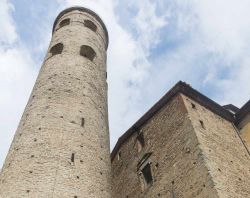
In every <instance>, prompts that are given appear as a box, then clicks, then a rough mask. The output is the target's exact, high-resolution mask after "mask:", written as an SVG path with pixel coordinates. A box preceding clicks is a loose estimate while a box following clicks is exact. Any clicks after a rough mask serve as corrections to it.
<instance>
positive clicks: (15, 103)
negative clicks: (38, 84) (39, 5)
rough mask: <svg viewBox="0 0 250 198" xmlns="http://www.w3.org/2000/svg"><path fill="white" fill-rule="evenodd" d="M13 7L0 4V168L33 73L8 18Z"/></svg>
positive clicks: (32, 80)
mask: <svg viewBox="0 0 250 198" xmlns="http://www.w3.org/2000/svg"><path fill="white" fill-rule="evenodd" d="M13 10H14V7H13V5H11V4H10V3H9V1H5V0H4V1H1V2H0V13H1V14H0V15H1V17H0V26H1V27H3V28H1V29H0V66H1V67H0V76H1V78H0V90H1V96H0V112H1V114H0V120H1V131H0V145H1V146H0V167H1V165H2V163H3V161H4V159H5V156H6V154H7V151H8V149H9V146H10V144H11V141H12V138H13V135H14V133H15V130H16V127H17V125H18V122H19V120H20V117H21V114H22V112H23V110H24V106H25V104H26V103H27V100H28V96H29V93H30V91H31V88H32V87H33V84H34V80H35V76H36V72H35V71H34V69H32V66H33V61H32V59H31V58H30V53H29V52H28V51H27V49H26V48H25V47H24V46H23V45H22V44H21V42H20V40H19V38H18V35H17V33H16V31H15V25H14V23H13V20H12V17H11V11H13Z"/></svg>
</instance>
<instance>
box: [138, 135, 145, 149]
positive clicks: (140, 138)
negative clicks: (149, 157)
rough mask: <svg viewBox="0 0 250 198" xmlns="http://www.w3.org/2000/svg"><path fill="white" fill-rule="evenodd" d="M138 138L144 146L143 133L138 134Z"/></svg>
mask: <svg viewBox="0 0 250 198" xmlns="http://www.w3.org/2000/svg"><path fill="white" fill-rule="evenodd" d="M137 140H138V141H139V142H140V144H141V145H142V147H143V146H144V144H145V141H144V135H143V133H140V134H139V135H138V136H137Z"/></svg>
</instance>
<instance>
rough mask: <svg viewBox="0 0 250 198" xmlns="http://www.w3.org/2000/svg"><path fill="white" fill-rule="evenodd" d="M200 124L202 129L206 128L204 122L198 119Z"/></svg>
mask: <svg viewBox="0 0 250 198" xmlns="http://www.w3.org/2000/svg"><path fill="white" fill-rule="evenodd" d="M200 124H201V127H202V128H203V129H206V128H205V125H204V122H203V121H202V120H200Z"/></svg>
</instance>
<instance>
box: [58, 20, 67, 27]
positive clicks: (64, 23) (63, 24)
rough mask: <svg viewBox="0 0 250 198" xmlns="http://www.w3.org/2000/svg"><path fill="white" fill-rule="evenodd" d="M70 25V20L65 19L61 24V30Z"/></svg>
mask: <svg viewBox="0 0 250 198" xmlns="http://www.w3.org/2000/svg"><path fill="white" fill-rule="evenodd" d="M69 24H70V19H64V20H62V21H61V22H60V23H59V28H61V27H64V26H66V25H69Z"/></svg>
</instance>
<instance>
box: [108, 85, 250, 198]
mask: <svg viewBox="0 0 250 198" xmlns="http://www.w3.org/2000/svg"><path fill="white" fill-rule="evenodd" d="M249 114H250V102H248V103H247V104H246V105H244V106H243V107H242V108H241V109H238V108H237V107H235V106H233V105H226V106H220V105H219V104H217V103H215V102H214V101H212V100H210V99H209V98H207V97H206V96H204V95H202V94H200V93H199V92H197V91H196V90H194V89H193V88H191V87H190V86H189V85H187V84H185V83H183V82H179V83H178V84H177V85H176V86H175V87H173V88H172V89H171V90H170V91H169V92H168V93H167V94H166V95H165V96H164V97H163V98H162V99H161V100H159V102H157V103H156V104H155V105H154V106H153V107H152V108H151V109H150V110H149V111H148V112H147V113H146V114H145V115H144V116H143V117H142V118H140V119H139V120H138V121H137V122H136V123H135V124H134V125H133V126H132V127H131V128H130V129H129V130H128V131H127V132H126V133H125V134H124V135H123V136H121V137H120V138H119V140H118V142H117V144H116V146H115V148H114V150H113V151H112V154H111V160H112V197H121V198H140V197H142V198H153V197H164V198H165V197H166V198H217V197H218V198H222V197H223V198H229V197H230V198H247V197H250V158H249V157H250V156H249V150H248V149H249V148H250V141H249V140H250V139H249V137H250V115H249ZM247 148H248V149H247Z"/></svg>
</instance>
